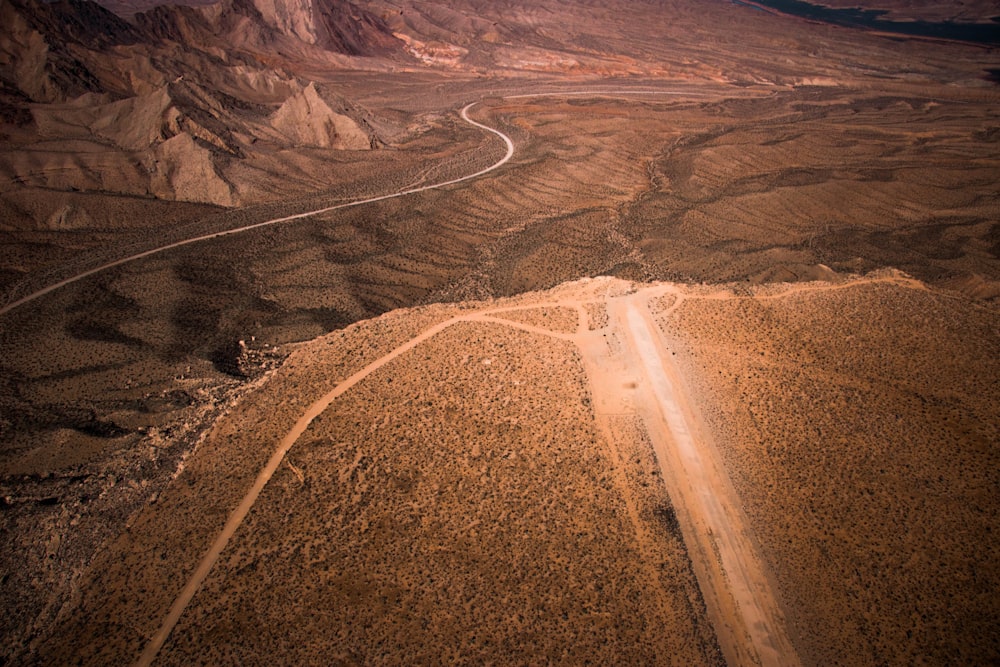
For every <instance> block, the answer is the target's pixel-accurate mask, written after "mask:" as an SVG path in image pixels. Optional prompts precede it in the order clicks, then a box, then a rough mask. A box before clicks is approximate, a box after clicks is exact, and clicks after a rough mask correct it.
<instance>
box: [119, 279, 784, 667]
mask: <svg viewBox="0 0 1000 667" xmlns="http://www.w3.org/2000/svg"><path fill="white" fill-rule="evenodd" d="M606 284H607V288H606V289H605V293H604V294H603V296H598V297H597V299H596V300H594V299H586V298H584V299H579V298H574V297H571V298H565V299H560V300H558V301H554V302H545V303H532V304H531V305H530V306H525V307H523V308H519V309H504V310H497V309H485V310H480V311H476V312H473V313H469V314H464V315H460V316H458V317H453V318H451V319H448V320H446V321H443V322H440V323H438V324H436V325H434V326H433V327H431V328H429V329H426V330H425V331H423V332H422V333H421V334H419V335H418V336H416V337H414V338H412V339H410V340H409V341H407V342H406V343H404V344H402V345H400V346H398V347H396V348H395V349H393V350H392V351H391V352H389V353H388V354H386V355H384V356H382V357H380V358H379V359H377V360H375V361H373V362H371V363H369V364H368V365H367V366H365V367H364V368H362V369H360V370H358V371H357V372H355V373H354V374H353V375H351V376H350V377H348V378H347V379H345V380H344V381H343V382H341V383H340V384H338V385H337V386H336V388H335V389H333V390H332V391H330V392H329V393H327V394H326V395H324V396H322V397H321V398H319V399H318V400H316V401H315V402H314V403H313V404H312V405H311V406H310V407H309V409H308V410H307V411H306V412H305V413H304V414H303V415H302V416H301V417H300V418H299V420H298V421H297V422H296V424H295V426H294V428H293V429H292V430H291V431H289V432H288V434H287V435H286V436H285V437H284V438H282V440H281V443H280V445H279V447H278V449H277V450H276V452H275V453H274V455H273V456H272V457H271V459H270V461H269V462H268V464H267V466H266V467H265V468H264V469H263V470H262V471H261V473H260V474H259V476H258V478H257V480H256V482H255V483H254V485H253V486H252V488H251V489H250V490H249V492H248V493H247V494H246V496H245V497H244V498H243V500H242V502H241V503H240V504H239V506H238V507H237V508H236V509H235V510H234V511H233V512H232V514H231V515H230V518H229V521H228V522H227V523H226V526H225V528H224V529H223V531H222V532H221V533H220V534H219V535H218V537H217V538H216V539H215V541H214V543H213V545H212V547H211V549H210V550H209V551H208V553H207V554H206V555H205V556H204V558H203V559H202V561H201V563H200V564H199V566H198V568H197V569H196V570H195V572H194V574H193V575H192V576H191V578H190V579H189V581H188V583H187V585H186V586H185V587H184V589H183V590H182V591H181V593H180V595H179V596H178V597H177V599H176V600H175V601H174V603H173V605H172V606H171V609H170V612H169V613H168V615H167V617H166V619H165V620H164V622H163V625H162V627H161V628H160V630H159V632H158V633H157V634H156V635H155V636H154V638H153V639H152V641H150V643H149V644H148V646H147V648H146V650H145V651H144V653H143V655H142V657H141V658H140V660H139V661H138V663H137V664H139V665H148V664H151V663H152V662H153V660H154V659H155V657H156V655H157V652H158V651H159V649H160V648H161V647H162V645H163V644H164V642H165V641H166V640H167V638H168V637H169V635H170V632H171V631H172V629H173V627H174V626H175V624H176V623H177V622H178V620H179V619H180V617H181V615H182V614H183V613H184V610H185V608H186V606H187V604H188V603H189V602H190V601H191V599H192V598H193V597H194V595H195V594H196V593H197V591H198V589H199V588H200V586H201V584H202V582H203V581H204V580H205V578H206V577H207V576H208V574H209V572H210V571H211V569H212V567H213V565H214V564H215V562H216V560H217V559H218V558H219V556H220V554H221V553H222V551H223V550H224V549H225V547H226V545H227V544H228V542H229V540H230V538H231V537H232V536H233V535H234V534H235V533H236V531H237V529H238V528H239V527H240V525H241V523H242V522H243V519H244V518H245V517H246V516H247V514H248V513H249V511H250V509H251V507H252V506H253V504H254V502H255V501H256V499H257V497H258V495H259V494H260V492H261V491H262V489H263V488H264V486H265V485H266V484H267V483H268V481H269V480H270V479H271V477H272V475H273V474H274V473H275V471H277V470H278V469H279V467H280V466H281V464H282V462H283V461H284V459H285V455H286V453H287V452H288V451H289V450H290V449H291V448H292V447H293V446H294V445H295V443H296V441H297V440H298V439H299V437H300V436H301V435H302V434H303V433H304V432H305V431H306V430H307V428H308V427H309V425H310V423H311V422H312V421H313V420H314V419H315V418H316V417H318V416H319V415H320V414H322V413H323V411H324V410H326V409H327V408H328V407H329V406H330V405H331V404H332V403H333V402H334V401H335V400H336V399H337V398H338V397H339V396H341V395H343V394H344V393H346V392H347V391H349V390H350V389H351V388H352V387H354V386H355V385H357V384H358V383H359V382H360V381H361V380H363V379H365V378H367V377H368V376H369V375H371V374H372V373H373V372H375V371H376V370H378V369H379V368H381V367H383V366H385V365H386V364H388V363H389V362H390V361H392V360H394V359H396V358H398V357H400V356H401V355H404V354H406V353H408V352H411V351H413V350H414V349H416V348H417V347H418V346H420V345H421V344H422V343H424V342H426V341H427V340H429V339H431V338H432V337H434V336H436V335H438V334H439V333H441V332H442V331H444V330H446V329H448V328H449V327H451V326H453V325H455V324H458V323H460V322H490V323H498V324H503V325H505V326H510V327H513V328H516V329H520V330H523V331H528V332H531V333H536V334H543V335H546V336H551V337H555V338H559V339H562V340H569V341H572V342H574V343H575V344H576V346H577V347H578V348H579V350H580V352H581V354H582V357H583V360H584V364H585V367H586V368H587V373H588V378H589V381H590V391H591V395H592V397H593V401H594V403H593V407H594V411H595V417H596V419H597V421H598V424H599V425H600V426H601V428H602V430H603V431H604V434H605V437H606V439H607V441H608V443H611V446H612V447H614V445H613V443H615V442H617V441H621V438H623V437H628V436H627V435H626V434H622V433H615V432H614V431H615V426H614V421H613V420H612V419H610V417H612V416H614V415H620V414H623V413H635V414H638V415H639V416H640V417H641V418H642V420H643V422H644V425H645V428H646V430H647V433H648V434H649V437H650V439H651V440H652V443H653V447H654V450H655V452H656V456H657V460H658V463H659V466H660V469H661V472H662V474H663V477H664V479H665V480H666V482H667V486H668V491H669V493H670V496H671V500H672V501H673V503H674V505H675V508H676V511H677V517H678V521H679V523H680V526H681V529H682V531H683V534H684V537H685V541H686V542H687V544H688V549H689V553H690V555H691V557H692V561H693V565H694V569H695V572H696V573H697V576H698V579H699V584H700V587H701V589H702V594H703V595H704V597H705V600H706V604H707V606H708V611H709V615H710V618H711V619H712V622H713V625H714V626H715V629H716V633H717V635H718V639H719V643H720V646H721V648H722V650H723V653H724V655H725V656H726V658H727V661H728V662H729V663H730V664H733V665H748V664H762V665H797V664H799V662H798V658H797V657H796V653H795V650H794V648H793V647H792V645H791V643H790V641H789V639H788V637H787V635H786V633H785V630H784V617H783V614H782V611H781V605H780V603H779V601H778V600H777V598H776V596H775V594H774V592H773V590H774V587H773V585H772V582H771V580H770V577H769V575H768V573H767V571H766V568H765V566H764V565H763V563H762V561H761V558H760V557H759V555H758V553H757V551H756V549H755V543H754V539H753V537H752V533H751V530H750V528H749V525H748V523H747V520H746V518H745V517H744V516H743V514H742V512H741V510H740V509H739V507H740V503H739V499H738V498H737V497H736V495H735V493H734V491H733V488H732V485H731V484H730V482H729V480H728V477H727V476H726V473H725V471H724V469H723V468H722V465H721V463H720V461H719V457H718V455H717V453H716V452H715V450H714V446H713V444H712V442H711V440H710V438H709V437H708V436H707V434H706V432H705V430H704V429H703V428H702V426H701V425H700V421H699V418H698V416H697V411H696V410H695V408H694V406H693V405H692V404H691V402H690V401H689V400H688V398H687V396H686V394H685V392H684V389H683V382H682V380H681V378H680V377H679V376H678V373H677V370H676V369H675V368H674V366H673V364H672V363H671V362H670V351H669V348H668V346H667V345H666V343H665V342H664V340H663V338H662V336H661V334H660V333H658V329H657V327H656V326H655V325H654V324H653V322H652V317H653V313H652V312H651V310H650V304H652V303H658V302H659V301H660V300H661V299H662V298H664V297H667V298H672V299H673V300H674V304H675V305H676V304H677V303H679V302H680V301H681V300H682V299H683V295H682V294H681V293H680V292H679V290H678V289H677V288H676V287H673V286H656V287H648V288H645V289H642V290H640V291H638V292H634V291H631V290H623V289H622V287H621V285H622V283H617V282H614V281H607V283H606ZM540 307H546V308H564V309H571V311H575V312H576V313H577V315H578V318H577V322H578V324H577V327H576V331H575V332H574V333H570V332H569V331H566V332H559V331H553V330H552V329H551V328H544V327H541V326H535V325H533V324H531V323H527V322H524V321H518V318H517V313H518V312H519V311H520V312H526V311H531V310H535V309H538V308H540ZM591 311H593V312H601V311H603V312H604V313H606V315H607V317H606V320H605V321H604V322H597V323H595V322H594V318H593V317H592V316H589V315H588V314H589V313H591ZM588 319H589V320H590V322H591V325H590V327H588V326H587V323H588ZM632 514H633V521H634V523H635V524H636V529H637V532H639V533H640V534H639V539H640V541H642V540H644V539H648V537H647V536H644V535H642V534H641V532H642V531H641V526H640V525H639V522H638V521H636V520H635V512H634V508H633V509H632Z"/></svg>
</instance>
